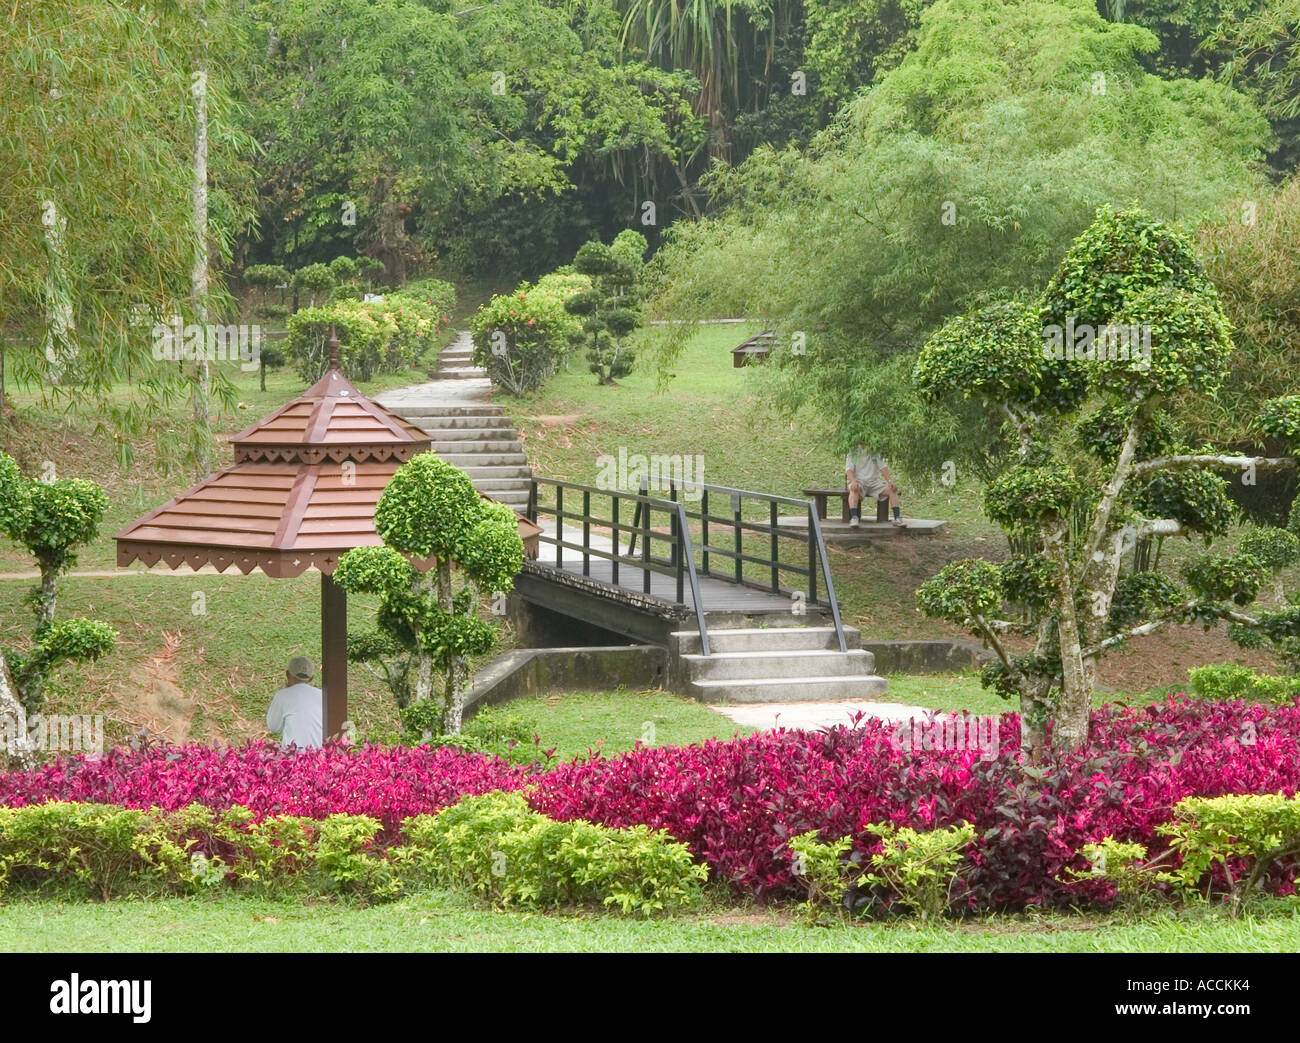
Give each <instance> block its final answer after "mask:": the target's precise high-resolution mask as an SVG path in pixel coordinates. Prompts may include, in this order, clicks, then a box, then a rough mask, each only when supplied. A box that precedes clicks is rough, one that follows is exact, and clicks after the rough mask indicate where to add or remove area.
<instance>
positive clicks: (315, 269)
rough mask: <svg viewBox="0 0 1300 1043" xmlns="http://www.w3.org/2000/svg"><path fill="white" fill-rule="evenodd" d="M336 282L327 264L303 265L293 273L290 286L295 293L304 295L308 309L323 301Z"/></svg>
mask: <svg viewBox="0 0 1300 1043" xmlns="http://www.w3.org/2000/svg"><path fill="white" fill-rule="evenodd" d="M335 282H336V280H335V278H334V273H333V272H332V271H331V270H330V266H329V265H328V264H321V263H319V262H317V263H316V264H309V265H305V266H304V267H302V268H299V269H298V270H297V271H296V272H294V273H293V278H292V279H291V280H290V283H289V284H290V285H291V286H292V287H293V288H294V291H295V292H297V293H306V294H307V301H308V307H311V308H314V307H316V302H317V301H318V300H323V299H324V298H325V296H326V295H327V294H328V293H329V292H330V290H332V289H333V288H334V284H335Z"/></svg>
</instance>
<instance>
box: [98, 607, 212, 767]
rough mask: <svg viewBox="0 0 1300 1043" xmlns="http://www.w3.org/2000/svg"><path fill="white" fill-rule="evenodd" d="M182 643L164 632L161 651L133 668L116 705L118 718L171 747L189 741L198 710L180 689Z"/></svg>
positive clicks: (179, 639)
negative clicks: (177, 659)
mask: <svg viewBox="0 0 1300 1043" xmlns="http://www.w3.org/2000/svg"><path fill="white" fill-rule="evenodd" d="M180 643H181V638H180V635H179V634H174V633H171V632H170V631H167V630H164V631H163V648H162V651H161V652H159V653H158V654H157V655H153V656H150V657H149V658H147V659H145V660H143V661H141V662H139V663H137V664H136V665H135V666H134V667H132V668H131V673H130V675H129V677H128V679H127V685H126V688H125V690H124V691H123V692H121V693H120V695H119V697H118V701H117V706H118V714H119V715H120V716H121V717H123V718H124V719H126V720H127V721H128V722H129V723H130V724H131V725H133V726H134V727H136V728H139V729H142V730H144V731H146V732H148V733H149V735H150V736H151V737H154V738H158V739H162V740H164V741H166V742H172V743H181V742H184V741H185V740H186V739H187V738H188V737H189V734H190V726H191V723H192V722H193V720H194V711H195V710H196V709H197V708H198V707H197V705H196V703H195V702H194V700H193V699H191V698H190V697H189V696H188V695H187V694H186V693H185V690H184V689H183V688H182V687H181V685H180V670H179V668H178V666H177V664H176V652H177V650H178V649H179V648H180Z"/></svg>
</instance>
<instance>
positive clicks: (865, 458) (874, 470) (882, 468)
mask: <svg viewBox="0 0 1300 1043" xmlns="http://www.w3.org/2000/svg"><path fill="white" fill-rule="evenodd" d="M844 479H845V481H846V482H847V483H848V487H849V525H850V526H851V527H852V528H854V529H856V528H857V527H858V526H859V525H860V524H861V523H862V497H863V496H870V497H873V498H874V499H876V500H881V499H885V498H888V500H889V506H890V509H891V510H892V511H893V512H894V524H895V525H902V524H903V520H902V517H901V515H900V511H899V501H898V486H897V485H895V484H894V476H893V474H891V473H890V470H889V464H888V463H886V462H885V458H884V457H883V456H875V455H873V454H871V453H869V452H868V451H867V447H866V446H864V445H861V444H858V445H856V446H854V447H853V449H852V450H851V451H850V453H849V455H848V456H847V457H846V458H845V460H844Z"/></svg>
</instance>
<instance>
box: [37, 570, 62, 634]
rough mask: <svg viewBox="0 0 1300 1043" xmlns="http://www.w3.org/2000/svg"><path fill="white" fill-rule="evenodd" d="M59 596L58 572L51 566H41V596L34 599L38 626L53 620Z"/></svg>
mask: <svg viewBox="0 0 1300 1043" xmlns="http://www.w3.org/2000/svg"><path fill="white" fill-rule="evenodd" d="M58 597H59V574H58V573H57V572H55V571H54V570H53V569H52V568H48V567H47V566H45V565H42V566H41V596H40V597H39V598H38V599H37V601H36V623H37V625H38V626H40V625H44V624H45V623H52V622H54V607H55V603H56V602H57V601H58Z"/></svg>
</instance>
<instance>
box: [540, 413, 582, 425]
mask: <svg viewBox="0 0 1300 1043" xmlns="http://www.w3.org/2000/svg"><path fill="white" fill-rule="evenodd" d="M527 419H528V420H531V421H532V422H533V423H535V424H541V425H542V427H572V426H573V425H574V424H576V423H577V422H578V421H579V420H581V419H582V414H581V413H543V414H542V415H540V416H530V417H528V418H527Z"/></svg>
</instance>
